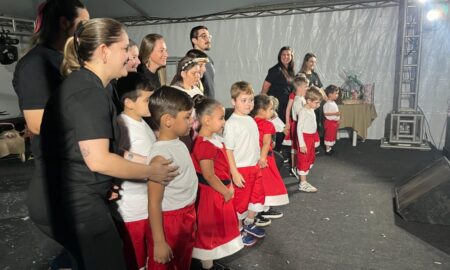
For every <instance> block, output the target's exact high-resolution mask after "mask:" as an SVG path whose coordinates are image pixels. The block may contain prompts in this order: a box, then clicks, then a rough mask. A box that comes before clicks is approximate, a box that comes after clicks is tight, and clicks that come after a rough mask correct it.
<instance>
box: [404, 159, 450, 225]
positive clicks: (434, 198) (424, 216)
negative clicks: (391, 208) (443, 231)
mask: <svg viewBox="0 0 450 270" xmlns="http://www.w3.org/2000/svg"><path fill="white" fill-rule="evenodd" d="M395 196H396V199H395V206H396V212H397V213H398V214H399V215H400V216H401V217H402V218H403V219H404V220H406V221H415V222H421V223H429V224H440V225H450V162H449V161H448V159H446V158H445V157H442V158H440V159H438V160H436V161H435V162H433V163H432V164H431V165H429V166H428V167H426V168H425V169H423V170H422V171H420V172H419V173H417V174H416V175H414V176H413V177H412V178H411V179H410V180H409V181H408V182H407V183H406V184H404V185H402V186H400V187H397V188H395Z"/></svg>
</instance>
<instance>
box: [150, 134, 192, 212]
mask: <svg viewBox="0 0 450 270" xmlns="http://www.w3.org/2000/svg"><path fill="white" fill-rule="evenodd" d="M155 156H162V157H164V158H166V159H171V160H173V163H174V165H177V166H178V167H179V169H178V171H179V173H180V174H179V175H178V176H177V177H175V179H173V180H172V181H171V182H170V183H169V184H168V185H167V186H166V187H165V190H164V195H163V200H162V210H163V211H171V210H177V209H181V208H184V207H186V206H188V205H190V204H192V203H193V202H194V201H195V198H196V197H197V187H198V178H197V173H196V172H195V168H194V164H193V163H192V159H191V156H190V154H189V150H188V149H187V147H186V145H185V144H184V143H183V142H182V141H180V140H179V139H175V140H171V141H157V142H156V143H155V144H154V145H153V147H152V150H151V151H150V159H152V158H154V157H155Z"/></svg>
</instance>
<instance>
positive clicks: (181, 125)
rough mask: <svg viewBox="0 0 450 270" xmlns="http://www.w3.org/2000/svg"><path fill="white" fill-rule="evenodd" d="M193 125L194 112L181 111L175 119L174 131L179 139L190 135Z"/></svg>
mask: <svg viewBox="0 0 450 270" xmlns="http://www.w3.org/2000/svg"><path fill="white" fill-rule="evenodd" d="M192 123H193V118H192V110H189V111H181V112H179V113H177V116H176V117H175V118H174V123H173V130H174V132H175V134H176V135H177V136H178V137H181V136H186V135H189V131H190V130H191V128H192Z"/></svg>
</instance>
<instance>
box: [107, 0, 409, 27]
mask: <svg viewBox="0 0 450 270" xmlns="http://www.w3.org/2000/svg"><path fill="white" fill-rule="evenodd" d="M124 1H126V2H127V3H128V4H129V5H130V6H132V7H134V8H135V10H136V11H138V12H139V13H141V14H142V16H132V17H120V18H116V19H117V20H119V21H121V22H122V23H124V24H125V25H126V26H142V25H158V24H172V23H186V22H203V21H214V20H231V19H242V18H257V17H269V16H283V15H294V14H309V13H320V12H333V11H345V10H355V9H368V8H382V7H394V6H398V5H399V3H400V2H401V1H402V0H362V1H357V0H337V1H329V0H319V1H312V0H309V1H301V2H297V3H288V4H277V5H262V6H261V5H260V6H252V7H248V8H240V9H234V10H229V11H225V12H220V13H215V14H208V15H204V16H198V17H189V18H156V17H150V16H148V14H146V13H145V12H143V11H142V10H140V9H139V8H137V7H135V5H133V0H124Z"/></svg>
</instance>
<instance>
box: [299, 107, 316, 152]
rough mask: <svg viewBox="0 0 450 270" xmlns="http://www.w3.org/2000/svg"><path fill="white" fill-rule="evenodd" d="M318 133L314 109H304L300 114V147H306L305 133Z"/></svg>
mask: <svg viewBox="0 0 450 270" xmlns="http://www.w3.org/2000/svg"><path fill="white" fill-rule="evenodd" d="M316 131H317V123H316V114H315V113H314V110H313V109H308V108H306V107H305V108H303V109H301V110H300V113H299V114H298V120H297V136H298V142H299V145H300V146H306V144H305V140H304V138H303V133H308V134H314V133H316Z"/></svg>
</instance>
